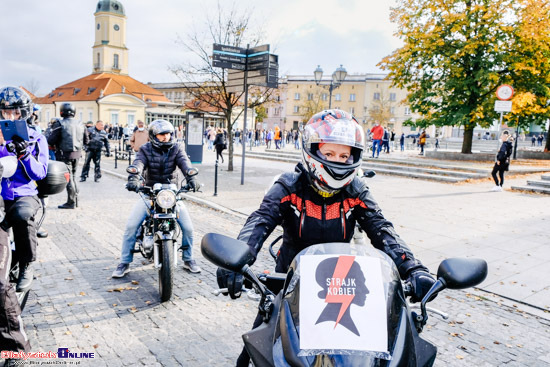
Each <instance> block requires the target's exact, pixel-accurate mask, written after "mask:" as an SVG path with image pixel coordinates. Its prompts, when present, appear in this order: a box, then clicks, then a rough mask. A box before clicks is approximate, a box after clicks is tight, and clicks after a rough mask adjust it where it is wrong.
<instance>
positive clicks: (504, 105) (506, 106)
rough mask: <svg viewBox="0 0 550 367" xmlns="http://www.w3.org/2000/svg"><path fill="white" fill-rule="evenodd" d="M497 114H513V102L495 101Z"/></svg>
mask: <svg viewBox="0 0 550 367" xmlns="http://www.w3.org/2000/svg"><path fill="white" fill-rule="evenodd" d="M495 111H496V112H512V101H495Z"/></svg>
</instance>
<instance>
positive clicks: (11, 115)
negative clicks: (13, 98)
mask: <svg viewBox="0 0 550 367" xmlns="http://www.w3.org/2000/svg"><path fill="white" fill-rule="evenodd" d="M0 113H1V115H2V119H4V120H13V121H15V120H26V119H27V118H28V117H29V111H28V110H27V109H25V108H9V109H2V110H0Z"/></svg>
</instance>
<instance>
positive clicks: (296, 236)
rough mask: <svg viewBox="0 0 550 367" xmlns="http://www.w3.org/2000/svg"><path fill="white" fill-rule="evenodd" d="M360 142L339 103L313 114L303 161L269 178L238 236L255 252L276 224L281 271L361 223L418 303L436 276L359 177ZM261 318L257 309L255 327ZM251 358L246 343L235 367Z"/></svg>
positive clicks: (346, 238) (346, 236)
mask: <svg viewBox="0 0 550 367" xmlns="http://www.w3.org/2000/svg"><path fill="white" fill-rule="evenodd" d="M364 149H365V136H364V132H363V129H362V128H361V126H360V125H359V124H358V123H357V121H356V120H355V118H354V117H353V116H352V115H350V114H349V113H347V112H345V111H342V110H326V111H322V112H320V113H317V114H315V115H314V116H313V117H312V118H311V119H310V120H309V122H308V123H307V124H306V125H305V126H304V129H303V132H302V162H301V163H298V164H297V165H296V168H295V171H294V172H289V173H284V174H282V175H281V176H280V177H279V179H278V180H277V181H276V182H275V183H274V184H273V186H272V187H271V188H270V190H269V191H268V192H267V194H266V195H265V196H264V199H263V202H262V203H261V205H260V208H259V209H258V210H256V211H255V212H254V213H252V214H251V215H250V216H249V217H248V219H247V221H246V223H245V225H244V227H243V228H242V230H241V232H240V234H239V236H238V239H239V240H242V241H244V242H246V243H247V244H248V246H249V247H250V252H251V254H252V255H253V257H254V258H255V256H256V255H257V254H258V252H259V251H260V249H261V248H262V245H263V243H264V241H265V240H266V239H267V238H268V237H269V235H270V234H271V233H272V232H273V230H274V229H275V227H276V226H277V225H281V226H282V227H283V243H282V245H281V247H280V250H279V253H278V255H277V265H276V267H275V271H277V272H283V273H285V272H287V270H288V268H289V266H290V264H291V262H292V260H293V259H294V257H295V256H296V255H297V254H298V253H299V252H300V251H301V250H303V249H304V248H306V247H308V246H311V245H315V244H319V243H329V242H350V241H351V240H352V238H353V232H354V229H355V223H356V222H358V223H359V225H360V226H361V228H362V229H363V230H364V231H365V232H366V234H367V236H368V237H369V239H370V241H371V243H372V245H373V246H374V247H375V248H377V249H379V250H381V251H383V252H384V253H386V254H387V255H389V256H390V257H391V259H392V260H393V261H394V263H395V265H396V267H397V270H398V271H399V275H400V276H401V278H402V279H404V280H407V281H408V282H410V283H411V285H412V288H413V295H412V297H411V301H412V302H419V301H420V300H421V299H422V298H423V297H424V295H426V293H427V292H428V291H429V289H430V288H431V287H432V285H433V284H434V283H435V279H434V278H433V277H432V276H431V275H430V273H429V272H428V269H427V268H426V267H425V266H424V265H422V263H421V262H420V261H419V260H417V259H415V257H414V255H413V254H412V252H411V250H410V249H409V248H408V246H407V245H406V244H405V242H404V241H403V240H402V239H401V238H400V237H399V236H398V235H397V233H396V231H395V229H394V227H393V225H392V223H391V222H389V221H388V220H387V219H386V218H384V216H383V215H382V211H381V209H380V207H379V206H378V204H377V203H376V201H375V200H374V198H373V196H372V194H371V192H370V190H369V188H368V187H367V186H366V185H365V183H364V182H363V181H362V180H361V179H360V178H359V177H358V176H357V172H358V170H359V169H360V167H361V163H362V156H363V151H364ZM249 265H251V264H249ZM227 273H228V271H227V270H223V269H219V270H218V273H217V274H218V277H219V278H225V279H232V281H233V282H239V277H240V275H239V274H227ZM241 277H242V276H241ZM219 283H220V279H219V281H218V284H219ZM222 285H223V284H222ZM229 288H231V289H239V287H235V286H232V287H228V289H229ZM261 322H262V317H261V315H259V317H257V318H256V320H255V322H254V326H253V327H254V328H255V327H257V326H259V325H260V324H261ZM248 361H249V356H248V354H247V352H246V350H244V349H243V352H242V353H241V355H240V356H239V359H238V360H237V366H247V365H248Z"/></svg>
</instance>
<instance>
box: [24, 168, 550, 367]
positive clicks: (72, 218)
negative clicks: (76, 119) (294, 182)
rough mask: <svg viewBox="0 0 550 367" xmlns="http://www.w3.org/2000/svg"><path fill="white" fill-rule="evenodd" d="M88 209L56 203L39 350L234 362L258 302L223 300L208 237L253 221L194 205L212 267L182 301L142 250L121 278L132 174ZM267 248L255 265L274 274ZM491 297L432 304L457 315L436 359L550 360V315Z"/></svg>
mask: <svg viewBox="0 0 550 367" xmlns="http://www.w3.org/2000/svg"><path fill="white" fill-rule="evenodd" d="M80 191H81V195H80V207H79V208H77V209H75V210H72V211H71V210H69V211H67V210H65V211H64V210H59V209H57V205H58V204H61V203H62V202H64V199H65V196H64V194H61V195H57V196H54V197H52V198H50V202H49V205H48V207H49V211H48V215H47V218H46V221H45V224H44V227H45V228H46V229H47V230H48V231H49V233H50V236H49V237H48V238H47V239H41V240H40V242H39V247H38V254H39V256H38V257H39V261H38V262H37V264H36V272H35V273H36V280H35V282H34V284H33V290H32V292H31V296H30V299H29V301H28V303H27V307H26V309H25V312H24V314H23V319H24V321H25V324H26V330H27V333H28V335H29V337H30V339H31V344H32V347H33V350H34V351H43V352H47V351H50V350H51V351H54V352H56V351H57V349H58V348H62V347H66V348H69V349H70V350H71V351H75V352H95V353H96V355H97V358H96V359H94V360H93V361H90V362H87V361H84V360H82V364H86V363H87V364H88V365H93V366H102V365H104V366H136V365H146V366H158V365H163V366H173V365H184V366H231V365H233V362H234V360H235V358H236V356H237V355H238V354H239V352H240V349H241V347H242V341H241V338H240V335H241V334H242V333H243V332H245V331H246V330H248V329H249V328H250V326H251V324H252V322H253V319H254V316H255V314H256V306H257V303H256V302H254V301H251V300H248V299H246V297H242V298H241V299H239V300H236V301H232V300H230V299H229V298H226V297H223V296H218V297H216V296H214V295H213V294H212V292H213V291H214V290H215V289H217V284H216V279H215V267H214V266H213V265H212V264H210V263H209V262H207V261H206V260H205V259H204V258H202V256H201V255H200V248H199V243H200V239H201V238H202V236H203V235H204V234H205V233H207V232H220V233H226V234H227V235H229V236H236V235H237V233H238V231H239V229H240V227H241V226H242V224H243V223H244V216H242V215H237V214H235V215H231V214H227V213H224V212H219V211H216V210H213V209H211V208H208V207H206V206H202V205H198V204H195V203H191V202H187V204H186V205H187V207H188V208H189V211H190V213H191V216H192V218H193V224H194V227H195V233H194V235H195V246H194V254H195V258H196V259H197V261H198V263H199V265H200V266H201V267H202V273H200V274H190V273H188V272H186V271H185V270H183V269H182V268H181V263H180V265H179V266H178V270H177V272H176V275H175V289H174V296H173V299H172V300H171V301H169V302H166V303H163V304H160V303H159V301H158V276H157V273H156V271H155V270H154V269H153V266H152V265H151V264H147V263H144V261H143V260H144V259H143V258H142V257H141V255H139V254H136V257H135V259H134V262H133V264H132V266H131V272H130V273H129V274H128V275H127V276H126V277H125V278H123V279H117V280H115V279H112V278H111V273H112V271H113V270H114V268H115V267H116V264H117V263H118V258H119V256H120V247H121V239H122V233H123V230H124V226H125V222H126V219H127V215H128V212H129V210H130V209H131V207H132V205H133V204H134V203H135V201H136V200H138V196H137V194H135V193H129V192H127V191H126V190H125V189H124V181H122V180H120V179H118V178H116V177H113V176H109V175H104V177H103V178H102V180H101V182H100V183H94V182H93V181H88V182H85V183H82V184H80ZM272 268H273V265H272V261H271V260H270V258H269V255H268V254H267V251H266V249H265V248H264V249H263V250H262V252H261V254H260V256H259V259H258V261H257V263H256V264H255V265H254V269H255V270H258V271H261V270H263V269H272ZM504 301H505V300H503V299H501V298H500V297H498V296H494V295H491V294H481V293H479V292H477V293H469V292H465V291H449V290H447V291H444V292H443V293H442V294H440V295H439V297H438V298H437V299H436V300H435V301H434V302H432V303H431V306H433V307H435V308H438V309H441V310H444V311H446V312H447V313H449V315H450V319H449V320H446V321H443V320H442V319H440V318H439V317H438V316H433V317H430V320H429V321H428V327H427V328H426V330H425V331H424V333H423V336H424V337H425V338H426V339H428V340H430V341H432V342H433V343H435V344H436V345H437V346H438V360H437V361H436V366H471V365H477V366H500V365H504V364H506V365H510V366H548V365H550V350H549V349H548V346H549V345H550V327H549V326H550V321H549V320H548V319H547V318H546V319H545V318H541V317H538V316H534V315H532V314H529V313H526V312H524V311H522V310H520V309H519V308H517V307H514V306H508V305H505V304H504Z"/></svg>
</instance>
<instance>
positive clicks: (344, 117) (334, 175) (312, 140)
mask: <svg viewBox="0 0 550 367" xmlns="http://www.w3.org/2000/svg"><path fill="white" fill-rule="evenodd" d="M323 143H333V144H341V145H347V146H349V147H351V154H350V157H349V159H348V161H347V162H345V163H339V162H331V161H329V160H327V159H326V157H324V156H323V155H322V154H321V152H320V151H319V144H323ZM364 149H365V133H364V131H363V129H362V128H361V126H359V124H358V123H357V120H355V118H354V117H353V116H352V115H351V114H349V113H348V112H345V111H342V110H325V111H322V112H319V113H317V114H315V115H313V117H312V118H311V119H310V120H309V121H308V123H307V124H306V125H305V126H304V127H303V130H302V159H303V164H304V166H305V167H306V169H307V171H308V173H309V176H310V179H311V182H312V184H313V186H314V187H315V188H316V189H317V190H318V191H320V192H321V193H326V194H333V193H335V192H337V191H339V190H340V189H342V187H344V186H346V185H349V184H350V183H351V181H352V180H353V178H354V177H355V176H356V173H357V171H358V170H359V169H360V168H361V162H362V157H363V150H364Z"/></svg>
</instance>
